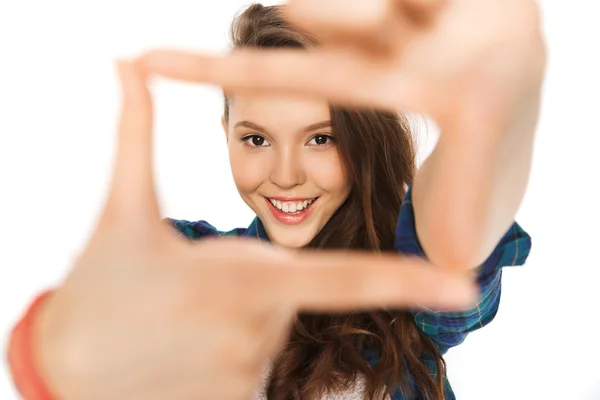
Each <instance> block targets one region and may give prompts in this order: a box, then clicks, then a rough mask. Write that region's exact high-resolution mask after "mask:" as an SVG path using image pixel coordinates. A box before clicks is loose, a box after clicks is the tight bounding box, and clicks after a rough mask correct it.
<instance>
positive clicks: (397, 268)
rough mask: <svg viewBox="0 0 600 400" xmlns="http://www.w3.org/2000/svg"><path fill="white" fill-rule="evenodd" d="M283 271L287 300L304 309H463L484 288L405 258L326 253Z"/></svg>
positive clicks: (300, 259) (283, 292)
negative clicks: (478, 287)
mask: <svg viewBox="0 0 600 400" xmlns="http://www.w3.org/2000/svg"><path fill="white" fill-rule="evenodd" d="M281 273H282V274H283V276H284V278H283V279H282V282H283V284H282V285H277V286H278V287H273V288H272V290H274V291H280V292H279V293H278V295H280V296H281V297H282V301H291V302H292V303H293V305H294V306H295V307H297V308H299V309H303V310H310V311H343V310H352V309H369V308H382V307H385V308H412V309H422V308H426V309H434V310H445V311H457V310H463V309H468V308H471V307H473V306H474V305H475V304H476V301H477V298H478V295H479V293H478V289H477V287H476V286H475V283H474V281H473V280H472V279H469V278H468V277H466V276H459V275H456V274H453V273H450V272H446V271H444V270H442V269H440V268H438V267H435V266H434V265H432V264H430V263H428V262H426V261H424V260H422V259H419V258H416V257H405V256H399V255H382V254H368V253H347V252H324V253H319V254H302V255H299V257H298V259H297V264H295V265H293V266H292V268H284V269H282V271H281Z"/></svg>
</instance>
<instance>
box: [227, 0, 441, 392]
mask: <svg viewBox="0 0 600 400" xmlns="http://www.w3.org/2000/svg"><path fill="white" fill-rule="evenodd" d="M281 7H285V6H270V7H265V6H262V5H260V4H254V5H252V6H250V7H248V8H246V9H245V10H244V11H243V12H242V13H241V14H240V15H238V16H237V17H236V18H235V20H234V21H233V24H232V27H231V41H232V47H233V48H234V49H240V48H265V47H294V48H311V47H315V46H317V45H318V43H317V41H316V40H315V39H314V38H312V37H309V36H308V35H306V34H304V33H302V32H300V31H299V30H297V29H295V28H294V27H293V26H291V25H290V24H289V23H288V22H287V21H286V20H284V18H283V17H282V14H281ZM225 118H226V119H228V118H229V102H228V99H227V97H225ZM331 118H332V127H333V130H334V131H335V135H336V145H337V148H338V152H339V154H340V157H341V159H342V162H343V165H344V167H345V170H346V173H347V175H348V177H349V179H350V180H351V182H352V190H351V193H350V195H349V197H348V199H347V200H346V201H345V202H344V204H343V205H342V206H341V207H340V208H339V209H338V211H337V212H336V213H335V214H334V216H333V217H332V218H331V219H330V220H329V222H328V223H327V224H326V225H325V227H324V228H323V229H322V230H321V231H320V232H319V233H318V234H317V236H316V237H315V238H314V239H313V240H312V242H311V243H310V244H309V245H308V246H307V247H309V248H317V249H332V248H337V249H340V248H345V249H364V250H371V251H376V252H392V251H395V248H394V237H395V228H396V223H397V218H398V212H399V210H400V206H401V203H402V200H403V197H404V194H405V190H406V187H407V185H409V184H410V183H411V182H412V180H413V176H414V173H415V169H416V167H415V158H416V157H415V146H414V144H413V138H412V134H411V131H410V126H409V123H408V120H407V119H406V117H405V116H403V115H402V114H394V113H389V112H382V111H377V110H369V109H346V108H336V107H331ZM340 279H342V278H341V277H340ZM365 351H375V352H376V353H377V356H378V359H377V362H376V363H375V365H373V366H371V365H370V364H369V363H368V362H367V360H366V359H365V357H364V354H363V353H364V352H365ZM425 355H428V356H429V357H433V359H434V360H435V363H436V366H437V374H436V375H437V379H434V378H433V377H432V375H431V373H430V371H429V370H428V368H427V367H426V366H425V364H424V363H423V361H422V360H423V357H424V356H425ZM445 367H446V366H445V363H444V361H443V359H442V356H441V355H440V353H439V351H438V349H437V348H436V346H435V345H434V344H433V343H432V342H431V340H430V339H429V338H428V337H427V336H425V335H424V334H423V333H422V332H421V331H420V330H419V329H418V328H417V326H416V325H415V322H414V320H413V318H412V316H411V314H410V313H408V312H405V311H395V310H394V311H391V310H376V311H371V312H356V313H351V314H339V315H324V314H309V313H301V314H299V315H298V318H297V320H296V323H295V324H294V326H293V328H292V331H291V334H290V339H289V342H288V343H287V345H286V346H285V347H284V348H283V349H282V350H281V352H280V353H279V354H278V356H277V357H276V359H275V361H274V363H273V366H272V369H271V374H270V376H269V381H268V386H267V396H268V398H269V399H270V400H292V399H298V398H301V399H313V398H317V397H318V396H319V395H322V394H324V393H327V392H330V391H339V390H343V389H344V388H349V387H352V384H353V382H354V381H355V380H356V378H357V377H358V376H359V375H360V374H362V375H363V376H364V379H365V390H366V396H367V398H369V399H376V398H382V397H383V396H384V395H385V394H386V393H391V392H393V391H394V390H395V389H396V388H399V389H400V390H401V391H402V392H403V393H404V394H405V395H408V396H410V397H413V396H414V395H415V394H416V393H414V389H415V386H416V389H418V390H419V392H421V393H422V394H423V395H424V396H425V398H426V399H430V400H433V399H435V400H437V399H443V397H444V393H443V392H444V390H443V381H444V377H445ZM409 375H412V377H413V379H414V382H411V381H410V379H409Z"/></svg>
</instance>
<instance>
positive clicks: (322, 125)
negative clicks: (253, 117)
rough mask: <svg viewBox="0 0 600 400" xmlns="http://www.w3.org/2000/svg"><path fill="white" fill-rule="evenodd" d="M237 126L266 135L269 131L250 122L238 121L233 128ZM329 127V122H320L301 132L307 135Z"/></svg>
mask: <svg viewBox="0 0 600 400" xmlns="http://www.w3.org/2000/svg"><path fill="white" fill-rule="evenodd" d="M238 126H243V127H245V128H249V129H254V130H255V131H258V132H262V133H266V134H268V133H269V131H268V130H267V129H265V128H264V127H262V126H260V125H258V124H255V123H254V122H250V121H240V122H238V123H236V124H235V125H234V126H233V127H234V128H237V127H238ZM331 126H332V125H331V121H321V122H317V123H316V124H312V125H309V126H307V127H305V128H304V129H303V132H304V133H308V132H312V131H316V130H318V129H325V128H331Z"/></svg>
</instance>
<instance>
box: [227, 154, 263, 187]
mask: <svg viewBox="0 0 600 400" xmlns="http://www.w3.org/2000/svg"><path fill="white" fill-rule="evenodd" d="M229 162H230V164H231V172H232V174H233V180H234V181H235V185H236V187H237V189H238V191H239V192H240V194H241V195H242V196H244V195H247V194H251V193H252V192H254V191H256V189H258V187H259V186H260V185H262V184H263V183H264V182H265V181H266V180H267V178H268V176H267V171H268V170H269V169H268V165H267V164H268V160H266V159H265V157H261V156H260V155H258V154H248V152H246V151H244V150H243V149H231V148H230V150H229Z"/></svg>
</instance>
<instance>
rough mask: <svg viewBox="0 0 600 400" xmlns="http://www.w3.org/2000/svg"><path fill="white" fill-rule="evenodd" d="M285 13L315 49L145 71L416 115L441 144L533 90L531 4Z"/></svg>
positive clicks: (189, 58) (425, 4)
mask: <svg viewBox="0 0 600 400" xmlns="http://www.w3.org/2000/svg"><path fill="white" fill-rule="evenodd" d="M287 8H288V9H287V18H288V19H289V20H290V21H291V22H292V23H294V24H295V25H297V26H299V27H301V28H303V29H304V30H305V31H307V32H308V33H310V34H312V35H313V36H315V37H316V38H318V39H319V40H320V42H321V46H320V47H319V48H318V49H315V50H311V51H308V52H307V51H304V50H281V49H279V50H268V51H267V50H258V51H256V50H245V51H235V52H233V53H232V54H231V55H227V56H224V57H213V56H207V55H201V54H190V53H185V52H177V51H168V50H163V51H159V50H157V51H152V52H149V53H148V54H146V56H145V57H144V58H145V61H146V63H147V64H148V65H149V66H150V68H151V69H152V71H153V72H155V73H157V74H160V75H163V76H167V77H172V78H176V79H183V80H187V81H193V82H212V83H215V84H218V85H220V86H222V87H224V88H225V89H228V90H232V91H235V90H245V91H248V90H251V91H269V92H287V93H291V94H298V95H309V96H318V97H324V98H327V99H329V100H331V101H332V102H336V103H340V104H343V105H349V106H368V107H376V108H382V109H390V110H394V111H397V110H399V109H403V110H409V111H415V112H419V113H424V114H428V115H430V116H432V117H434V118H435V119H436V120H437V122H438V123H439V124H440V125H441V128H442V132H443V134H450V133H448V132H449V131H451V132H456V134H464V132H476V134H479V135H481V132H482V131H484V132H485V131H490V130H494V128H495V127H496V125H502V124H503V123H504V122H505V120H506V119H508V118H510V117H511V116H512V115H511V113H514V112H518V110H519V109H520V107H519V105H520V104H519V100H520V99H522V98H523V99H529V97H531V96H535V95H536V94H537V91H538V90H539V87H540V85H541V79H542V75H543V70H544V65H545V55H544V45H543V40H542V36H541V31H540V22H539V14H538V9H537V6H536V3H535V2H534V1H533V0H495V1H494V0H490V1H480V0H353V1H350V2H348V1H344V0H290V1H289V4H288V6H287ZM494 122H495V123H496V124H494ZM490 127H491V128H490ZM498 131H499V130H498Z"/></svg>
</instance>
